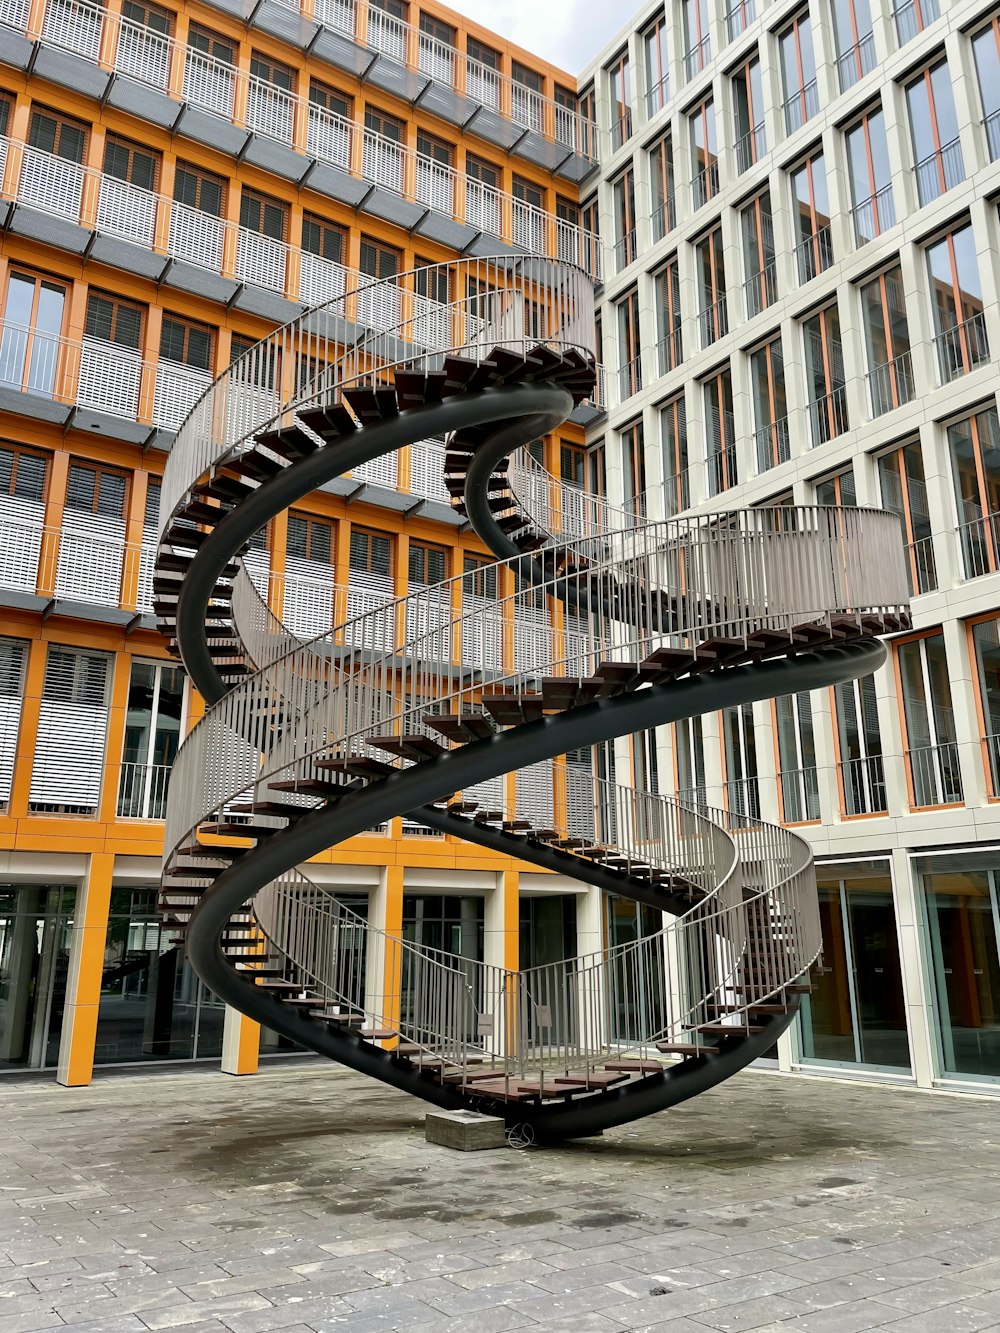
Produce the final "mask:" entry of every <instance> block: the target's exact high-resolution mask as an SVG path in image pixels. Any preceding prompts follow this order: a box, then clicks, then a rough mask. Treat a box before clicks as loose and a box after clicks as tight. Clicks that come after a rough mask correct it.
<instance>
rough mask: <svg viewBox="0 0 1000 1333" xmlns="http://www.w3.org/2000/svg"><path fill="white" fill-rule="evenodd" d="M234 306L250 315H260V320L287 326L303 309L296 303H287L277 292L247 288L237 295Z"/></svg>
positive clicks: (259, 288)
mask: <svg viewBox="0 0 1000 1333" xmlns="http://www.w3.org/2000/svg"><path fill="white" fill-rule="evenodd" d="M234 305H235V306H236V308H237V309H238V310H246V311H247V312H248V313H249V314H251V315H260V316H261V318H262V319H273V320H274V321H275V322H276V323H277V324H287V323H288V321H289V320H290V319H294V318H295V316H296V315H301V313H302V309H303V307H302V306H301V305H300V304H299V303H298V302H297V301H288V300H286V299H285V297H283V296H279V295H278V293H277V292H268V291H264V289H263V288H261V287H249V286H247V287H244V288H243V290H242V291H241V292H240V293H239V295H238V296H237V298H236V300H235V302H234Z"/></svg>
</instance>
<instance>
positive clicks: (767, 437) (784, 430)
mask: <svg viewBox="0 0 1000 1333" xmlns="http://www.w3.org/2000/svg"><path fill="white" fill-rule="evenodd" d="M753 439H754V447H755V449H756V451H757V471H758V472H769V471H770V470H771V468H773V467H778V466H779V465H780V464H781V463H787V462H788V460H789V459H790V458H791V456H792V445H791V440H790V438H789V434H788V418H787V417H779V419H778V420H777V421H770V422H768V423H767V425H765V426H760V427H758V429H757V430H755V431H754V433H753Z"/></svg>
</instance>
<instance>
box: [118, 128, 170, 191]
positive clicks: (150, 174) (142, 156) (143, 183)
mask: <svg viewBox="0 0 1000 1333" xmlns="http://www.w3.org/2000/svg"><path fill="white" fill-rule="evenodd" d="M159 167H160V155H159V153H156V152H153V151H151V150H150V149H148V148H144V147H143V146H142V145H141V144H137V143H132V141H131V140H130V139H123V138H122V137H121V136H120V135H117V134H109V135H108V136H107V138H106V139H105V141H104V171H105V174H106V175H108V176H114V178H115V179H116V180H120V181H127V182H128V183H129V184H130V185H135V186H138V188H139V189H141V190H155V189H156V182H157V180H158V178H159Z"/></svg>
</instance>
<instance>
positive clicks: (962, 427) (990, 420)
mask: <svg viewBox="0 0 1000 1333" xmlns="http://www.w3.org/2000/svg"><path fill="white" fill-rule="evenodd" d="M948 453H949V455H950V456H951V472H952V479H953V481H954V485H955V505H956V508H957V511H958V536H959V543H960V545H961V548H962V560H963V565H964V570H965V577H966V578H967V579H974V578H979V576H980V575H982V574H992V573H993V572H994V571H995V570H997V569H998V568H1000V422H998V419H997V409H996V407H994V406H993V405H990V406H989V407H987V408H984V409H983V410H982V411H981V412H975V413H973V415H972V416H969V417H965V418H963V419H962V420H961V421H955V422H953V423H952V424H951V425H950V426H949V427H948Z"/></svg>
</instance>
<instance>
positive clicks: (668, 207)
mask: <svg viewBox="0 0 1000 1333" xmlns="http://www.w3.org/2000/svg"><path fill="white" fill-rule="evenodd" d="M649 188H650V192H651V196H652V205H653V217H652V225H653V240H654V241H662V240H663V238H664V236H666V234H667V232H669V231H672V230H673V228H674V227H676V226H677V212H676V206H675V203H674V149H673V142H672V140H671V138H670V135H669V134H666V135H664V136H663V138H662V139H660V140H658V141H657V142H656V143H655V144H654V145H653V147H652V148H651V149H650V150H649Z"/></svg>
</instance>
